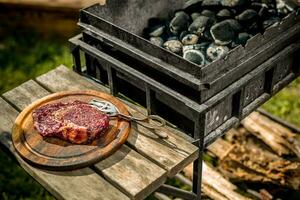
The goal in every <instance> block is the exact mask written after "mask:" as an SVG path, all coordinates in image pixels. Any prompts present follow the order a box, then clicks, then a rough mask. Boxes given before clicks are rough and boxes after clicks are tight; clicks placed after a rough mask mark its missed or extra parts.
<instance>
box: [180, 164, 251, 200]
mask: <svg viewBox="0 0 300 200" xmlns="http://www.w3.org/2000/svg"><path fill="white" fill-rule="evenodd" d="M183 173H184V175H185V176H186V177H188V178H189V179H190V180H192V174H193V165H192V164H190V165H188V166H187V167H186V168H185V169H184V170H183ZM202 189H203V192H204V193H205V194H206V195H207V196H209V197H210V198H212V199H216V200H249V198H248V197H245V196H243V195H241V194H239V193H237V192H236V190H237V189H238V188H237V187H236V186H235V185H234V184H232V183H231V182H229V181H228V180H227V179H225V178H224V177H223V176H222V174H220V173H219V172H218V171H216V170H215V169H213V168H212V167H210V166H209V165H208V164H206V163H205V162H203V175H202Z"/></svg>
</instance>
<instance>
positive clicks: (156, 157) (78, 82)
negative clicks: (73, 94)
mask: <svg viewBox="0 0 300 200" xmlns="http://www.w3.org/2000/svg"><path fill="white" fill-rule="evenodd" d="M37 81H38V82H39V83H40V84H41V85H43V86H44V87H46V88H49V89H50V90H51V91H55V92H57V91H63V90H78V89H94V90H98V91H103V92H109V90H108V88H106V87H104V86H101V85H99V84H96V83H95V82H92V81H91V80H88V79H86V78H84V77H82V76H80V75H78V74H76V73H74V72H71V71H70V70H69V69H67V68H66V67H64V66H60V67H58V68H56V69H54V70H52V71H50V72H48V73H47V74H44V75H42V76H40V77H38V78H37ZM58 83H59V84H58ZM124 102H125V103H126V104H127V105H130V106H127V108H128V110H129V112H130V113H131V114H132V115H134V116H140V115H141V113H140V112H138V111H141V112H143V109H141V107H139V106H135V105H133V104H131V103H129V102H127V101H124ZM137 110H138V111H137ZM143 113H145V112H143ZM133 125H134V124H133ZM133 128H134V131H132V132H131V133H130V137H129V139H128V144H129V145H130V147H132V148H134V149H135V150H136V151H138V152H139V153H140V154H142V155H144V156H145V157H147V158H148V159H150V160H151V161H153V162H155V163H157V164H158V165H159V166H161V167H163V168H164V169H166V170H167V171H168V173H169V174H168V175H169V176H173V175H175V174H176V173H178V172H179V171H181V170H182V169H183V168H184V167H185V166H186V165H188V164H189V163H190V162H192V161H193V160H195V159H196V158H197V154H198V151H197V150H198V149H197V148H196V147H195V146H194V145H192V144H190V143H189V142H188V141H187V140H185V139H183V138H182V137H180V136H178V134H176V133H174V131H172V130H171V129H164V130H163V131H166V132H167V133H168V138H167V139H164V140H163V139H160V138H158V137H157V136H156V135H155V134H154V133H153V132H151V131H149V130H148V129H145V128H143V127H141V126H133Z"/></svg>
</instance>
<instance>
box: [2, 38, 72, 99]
mask: <svg viewBox="0 0 300 200" xmlns="http://www.w3.org/2000/svg"><path fill="white" fill-rule="evenodd" d="M59 64H65V65H67V66H71V64H72V59H71V56H70V53H69V47H68V45H67V42H66V41H63V42H62V41H60V40H57V39H55V38H52V39H51V40H46V39H42V38H40V37H39V36H38V35H37V34H34V33H28V32H25V33H22V34H14V35H11V36H9V37H7V38H5V39H4V41H3V42H0V76H1V79H0V94H2V93H4V92H5V91H7V90H9V89H11V88H14V87H16V86H18V85H20V84H21V83H23V82H25V81H27V80H29V79H31V78H34V77H36V76H38V75H40V74H43V73H45V72H47V71H49V70H50V69H53V68H55V67H56V66H58V65H59Z"/></svg>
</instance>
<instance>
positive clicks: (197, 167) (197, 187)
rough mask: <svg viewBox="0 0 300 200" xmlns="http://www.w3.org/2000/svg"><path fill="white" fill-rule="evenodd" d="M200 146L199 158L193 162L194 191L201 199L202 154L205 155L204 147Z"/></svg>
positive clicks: (198, 199)
mask: <svg viewBox="0 0 300 200" xmlns="http://www.w3.org/2000/svg"><path fill="white" fill-rule="evenodd" d="M199 143H200V142H199ZM200 146H202V145H200ZM200 146H199V156H198V159H197V160H195V161H194V163H193V192H194V193H195V194H197V200H201V182H202V155H203V151H202V149H203V148H202V147H200Z"/></svg>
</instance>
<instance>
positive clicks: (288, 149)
mask: <svg viewBox="0 0 300 200" xmlns="http://www.w3.org/2000/svg"><path fill="white" fill-rule="evenodd" d="M242 124H243V126H244V127H245V128H246V129H247V130H248V131H250V132H251V133H252V134H253V135H255V136H256V137H258V138H260V139H261V140H263V141H264V142H265V143H266V144H267V145H269V146H270V147H271V148H272V149H273V150H274V151H275V152H276V153H277V154H278V155H279V156H282V155H291V154H295V155H296V156H298V158H300V139H299V136H297V134H295V133H293V132H292V131H290V130H289V129H287V128H285V127H283V126H282V125H280V124H278V123H276V122H274V121H272V120H270V119H269V118H267V117H265V116H263V115H261V114H259V113H258V112H253V113H251V114H250V115H249V116H248V117H247V118H246V119H244V120H243V121H242Z"/></svg>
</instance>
